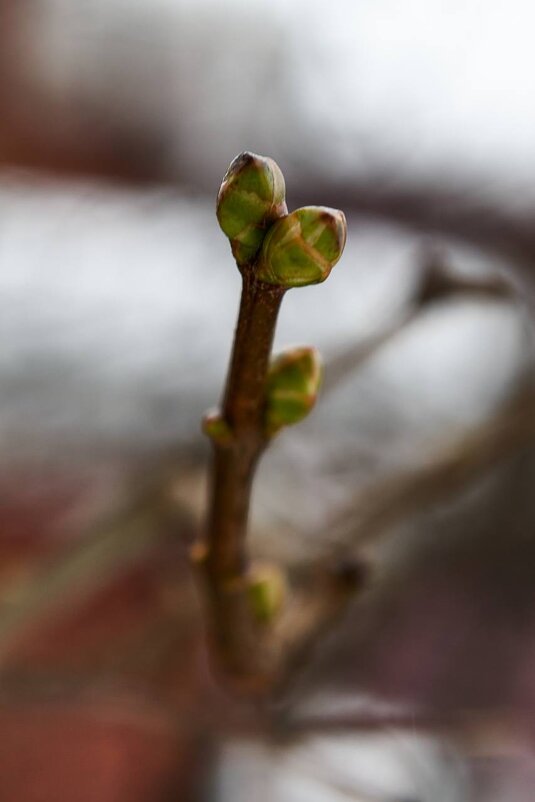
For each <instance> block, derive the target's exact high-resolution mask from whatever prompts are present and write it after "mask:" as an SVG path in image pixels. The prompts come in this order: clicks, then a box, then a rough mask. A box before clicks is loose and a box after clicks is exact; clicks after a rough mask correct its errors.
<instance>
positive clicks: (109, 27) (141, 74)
mask: <svg viewBox="0 0 535 802" xmlns="http://www.w3.org/2000/svg"><path fill="white" fill-rule="evenodd" d="M43 9H44V11H43V26H44V27H43V31H46V30H48V32H49V33H48V35H46V34H44V35H43V36H42V37H41V39H40V45H39V46H40V55H39V57H38V58H39V59H40V60H41V63H42V64H43V65H46V70H45V72H46V73H47V74H48V80H49V81H50V82H51V84H52V85H55V86H56V87H57V88H58V89H59V90H63V91H64V90H65V89H66V88H67V89H68V88H69V86H70V87H74V89H75V91H77V92H85V93H86V94H87V95H88V96H91V94H92V93H97V94H98V96H99V98H100V102H105V100H106V98H107V100H108V102H109V103H110V104H111V105H112V106H113V105H114V106H115V107H116V108H121V109H122V110H123V111H124V113H125V114H126V115H127V116H128V115H135V114H136V113H139V112H140V111H141V112H143V111H144V112H145V114H146V117H147V118H148V119H150V120H151V121H152V124H154V125H163V126H165V127H166V128H167V130H168V132H169V134H168V138H167V140H166V142H165V145H164V147H165V148H166V149H167V150H168V155H169V158H170V159H171V160H176V162H177V163H180V165H181V167H182V168H183V167H184V164H185V168H186V173H187V177H188V178H189V180H190V181H192V182H193V183H194V184H195V183H198V180H199V177H201V178H202V177H203V175H204V177H205V180H206V183H205V186H207V187H210V186H211V185H212V182H213V181H214V180H215V179H216V177H217V176H219V173H220V171H221V164H224V163H226V162H228V160H229V159H230V158H231V157H232V156H233V155H234V154H235V153H236V152H239V151H240V150H242V149H244V147H247V148H249V149H253V150H257V151H258V152H264V151H265V152H270V153H272V154H273V155H274V156H275V158H279V159H280V160H281V161H282V162H284V163H285V169H286V171H287V172H288V173H289V174H290V173H291V171H292V169H295V170H299V168H301V169H306V170H307V174H310V172H311V171H312V172H314V171H315V170H317V171H318V172H319V173H324V174H326V175H327V176H329V177H330V178H333V177H336V175H337V174H338V175H344V176H346V175H348V174H350V175H351V174H356V175H362V174H363V173H367V172H370V171H372V172H373V171H375V170H378V169H379V170H384V171H386V172H387V174H388V173H389V172H390V171H391V172H392V174H393V175H399V174H401V175H404V176H421V175H424V176H428V177H429V176H430V177H431V178H435V179H436V178H437V176H439V175H442V177H444V176H446V177H449V178H452V176H455V175H456V176H460V177H461V178H462V179H463V183H467V184H468V185H469V187H470V186H473V188H474V190H475V191H476V190H477V189H478V188H479V189H481V188H483V190H484V191H487V192H488V191H490V189H491V187H492V186H494V185H495V184H498V188H500V187H501V190H503V189H504V188H505V187H509V189H511V188H512V190H513V191H512V192H511V196H512V197H513V199H514V200H515V201H517V202H522V199H523V198H518V195H519V193H520V195H521V196H523V195H524V193H529V194H531V195H533V194H534V192H533V180H532V177H533V174H534V173H535V49H534V48H533V44H532V42H533V30H534V28H535V5H534V4H533V3H532V2H531V1H530V0H508V1H506V0H487V2H484V0H448V2H442V1H441V0H330V2H325V1H324V0H321V1H319V0H316V2H314V0H310V1H309V0H292V2H288V0H136V1H135V2H128V3H127V2H125V0H113V2H112V1H111V0H95V2H92V3H91V4H83V5H82V4H80V3H75V4H73V3H72V2H71V0H46V1H45V2H43ZM125 21H127V22H128V24H125ZM110 51H111V52H110ZM244 143H245V144H244Z"/></svg>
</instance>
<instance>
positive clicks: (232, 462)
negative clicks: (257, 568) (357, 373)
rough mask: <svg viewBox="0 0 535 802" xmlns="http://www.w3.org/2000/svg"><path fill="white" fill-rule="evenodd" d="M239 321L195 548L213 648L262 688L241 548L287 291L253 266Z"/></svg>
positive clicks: (265, 643) (264, 671)
mask: <svg viewBox="0 0 535 802" xmlns="http://www.w3.org/2000/svg"><path fill="white" fill-rule="evenodd" d="M242 276H243V286H242V296H241V303H240V312H239V317H238V324H237V327H236V332H235V336H234V344H233V350H232V356H231V360H230V367H229V373H228V379H227V384H226V388H225V392H224V395H223V401H222V409H221V415H222V418H223V420H224V422H225V424H226V425H227V426H228V429H229V437H228V438H227V439H225V440H222V441H219V440H218V439H217V438H212V444H213V452H214V453H213V463H212V472H211V477H210V491H209V506H208V517H207V527H206V536H205V542H204V543H202V544H197V546H195V547H194V550H193V555H194V557H197V558H198V564H199V569H200V572H199V573H200V575H201V581H202V587H203V596H204V597H205V599H206V600H207V602H208V621H209V630H210V637H211V640H212V643H213V647H214V648H213V651H214V653H215V656H216V659H217V661H218V664H219V667H220V668H221V669H222V670H223V672H224V673H225V674H226V677H227V680H231V681H232V683H233V684H234V685H237V687H239V689H240V690H242V691H243V690H246V691H248V692H249V691H251V690H254V691H256V690H258V689H261V690H263V689H264V687H265V685H266V684H269V680H268V678H267V677H268V675H271V674H272V671H273V665H272V663H273V660H272V658H271V657H270V656H269V655H268V652H270V651H271V644H270V642H269V638H268V636H267V628H266V626H265V625H264V624H262V623H261V622H259V621H258V620H256V619H255V616H254V611H253V608H252V605H251V602H250V598H249V589H248V574H247V572H248V559H247V553H246V548H245V538H246V534H247V522H248V517H249V507H250V500H251V491H252V485H253V479H254V474H255V470H256V466H257V464H258V460H259V458H260V456H261V454H262V452H263V451H264V449H265V448H266V445H267V442H268V440H267V437H266V434H265V427H264V407H265V387H266V376H267V371H268V364H269V357H270V353H271V347H272V343H273V337H274V334H275V326H276V322H277V316H278V312H279V309H280V305H281V302H282V299H283V297H284V292H285V289H284V288H283V287H279V286H273V285H270V284H266V283H264V282H262V281H259V280H258V279H256V278H255V275H254V265H252V264H251V265H246V266H245V267H244V268H243V269H242Z"/></svg>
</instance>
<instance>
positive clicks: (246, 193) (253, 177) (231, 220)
mask: <svg viewBox="0 0 535 802" xmlns="http://www.w3.org/2000/svg"><path fill="white" fill-rule="evenodd" d="M285 192H286V189H285V186H284V176H283V175H282V172H281V170H280V168H279V166H278V164H277V163H276V162H274V161H273V159H269V158H266V157H264V156H257V155H256V154H255V153H247V152H245V153H241V154H240V155H239V156H237V157H236V158H235V159H234V161H233V162H232V163H231V165H230V167H229V168H228V170H227V172H226V174H225V177H224V178H223V183H222V184H221V187H220V189H219V194H218V196H217V219H218V221H219V225H220V226H221V228H222V230H223V232H224V233H225V234H226V235H227V237H228V238H229V240H230V245H231V248H232V253H233V254H234V258H235V259H236V262H237V263H238V265H243V264H246V263H247V262H250V261H251V260H252V259H254V257H255V256H256V254H257V253H258V250H259V249H260V246H261V245H262V242H263V240H264V236H265V234H266V231H267V229H268V228H269V226H271V224H272V223H273V222H274V221H275V220H277V219H278V218H279V217H281V216H282V215H284V214H286V213H287V211H288V209H287V207H286V202H285Z"/></svg>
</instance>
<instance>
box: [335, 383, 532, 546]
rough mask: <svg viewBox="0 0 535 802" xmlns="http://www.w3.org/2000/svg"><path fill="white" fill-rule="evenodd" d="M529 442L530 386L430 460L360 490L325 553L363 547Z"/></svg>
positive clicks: (452, 493)
mask: <svg viewBox="0 0 535 802" xmlns="http://www.w3.org/2000/svg"><path fill="white" fill-rule="evenodd" d="M533 440H535V390H534V389H533V388H532V387H529V388H528V389H526V390H525V391H524V392H522V393H520V394H519V395H518V396H517V397H516V398H515V399H514V400H513V401H512V402H511V403H510V404H509V405H508V406H507V407H506V408H505V409H503V410H501V411H500V412H498V413H497V414H496V415H494V416H493V417H492V418H491V419H490V420H487V421H486V422H485V423H483V424H481V425H480V426H477V427H475V428H474V429H473V430H472V431H470V432H469V433H468V434H466V435H465V436H464V437H461V438H460V439H459V440H458V441H457V442H455V443H453V444H452V445H448V446H446V447H444V449H443V450H442V451H439V452H438V453H436V454H435V455H434V457H433V458H432V459H431V460H430V461H426V462H425V463H424V464H423V465H420V466H417V467H416V468H414V469H412V470H408V471H406V472H404V473H401V474H398V475H396V476H394V477H389V478H387V479H383V480H381V481H378V482H376V483H374V484H373V485H372V486H371V487H369V488H366V489H364V490H361V491H359V493H358V494H357V495H356V496H355V497H354V498H353V499H352V500H351V501H350V503H349V504H348V505H347V507H346V509H345V510H344V511H343V513H342V514H341V515H340V516H338V517H337V519H336V521H335V522H334V524H333V526H332V530H331V534H332V538H331V541H330V543H329V544H328V545H327V549H328V551H329V553H332V551H333V550H334V551H335V552H340V551H345V550H348V549H350V548H351V550H352V551H353V550H354V549H355V547H356V546H358V547H363V546H364V545H366V544H368V543H369V542H370V541H372V540H373V539H374V538H375V537H377V536H378V535H380V534H382V533H383V532H384V530H385V529H386V528H388V527H390V526H392V525H393V524H395V523H396V522H398V521H400V520H402V519H404V518H406V517H407V516H409V515H411V514H414V513H416V512H420V511H423V510H425V509H426V508H429V507H430V506H432V505H433V504H436V503H438V502H441V501H443V500H446V499H448V498H450V497H451V496H452V495H454V494H455V493H457V492H459V491H461V490H463V489H465V488H466V487H467V486H468V485H469V484H470V483H471V482H473V481H474V480H476V479H477V478H479V477H480V476H481V474H482V473H483V472H484V471H486V470H489V469H491V468H492V467H494V466H495V465H498V464H500V463H501V462H502V461H503V460H505V459H507V458H509V457H512V456H513V455H514V454H516V453H517V452H519V451H521V450H523V449H525V448H528V447H529V446H530V444H531V443H532V442H533Z"/></svg>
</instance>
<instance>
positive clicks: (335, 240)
mask: <svg viewBox="0 0 535 802" xmlns="http://www.w3.org/2000/svg"><path fill="white" fill-rule="evenodd" d="M346 236H347V224H346V218H345V215H344V213H343V212H341V211H339V210H338V209H328V208H327V207H325V206H305V207H303V208H302V209H296V210H295V212H292V213H291V214H288V215H286V217H282V218H281V219H280V220H277V222H276V223H274V224H273V225H272V226H271V228H270V229H269V231H268V233H267V235H266V238H265V239H264V242H263V244H262V252H261V255H260V258H259V264H258V270H257V273H256V275H257V277H258V278H259V279H261V280H262V281H267V282H268V283H270V284H278V285H280V286H282V287H288V288H289V287H302V286H305V285H307V284H319V283H320V282H321V281H325V279H326V278H327V277H328V275H329V273H330V272H331V270H332V268H333V267H334V265H335V264H336V263H337V262H338V260H339V259H340V257H341V255H342V252H343V250H344V246H345V244H346Z"/></svg>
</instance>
